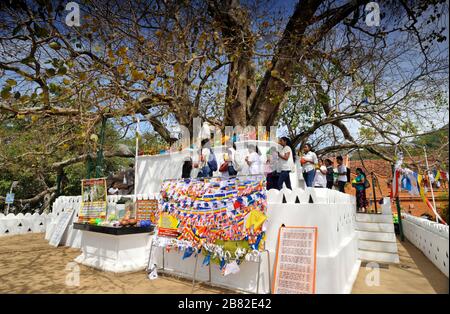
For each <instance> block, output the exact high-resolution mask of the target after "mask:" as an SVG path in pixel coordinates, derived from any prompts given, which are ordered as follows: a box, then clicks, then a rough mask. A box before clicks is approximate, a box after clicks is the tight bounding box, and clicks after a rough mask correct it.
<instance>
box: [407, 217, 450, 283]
mask: <svg viewBox="0 0 450 314" xmlns="http://www.w3.org/2000/svg"><path fill="white" fill-rule="evenodd" d="M402 225H403V232H404V234H405V237H406V238H407V239H408V240H409V241H410V242H411V243H413V244H414V245H415V246H416V247H417V248H418V249H419V250H421V251H422V252H423V254H425V256H426V257H428V259H429V260H430V261H431V262H433V264H434V265H436V267H437V268H439V269H440V270H441V271H442V272H443V273H444V274H445V275H446V276H447V277H448V273H449V267H448V251H449V249H448V244H449V242H448V240H449V238H448V233H449V226H446V225H443V224H439V223H436V222H434V221H430V220H427V219H423V218H419V217H415V216H411V215H408V214H402Z"/></svg>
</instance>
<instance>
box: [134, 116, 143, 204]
mask: <svg viewBox="0 0 450 314" xmlns="http://www.w3.org/2000/svg"><path fill="white" fill-rule="evenodd" d="M136 119H137V125H136V149H135V155H134V181H133V182H134V201H135V202H136V200H137V196H136V188H137V178H138V175H137V171H138V155H139V135H140V132H141V130H140V128H139V122H140V121H139V118H138V117H136Z"/></svg>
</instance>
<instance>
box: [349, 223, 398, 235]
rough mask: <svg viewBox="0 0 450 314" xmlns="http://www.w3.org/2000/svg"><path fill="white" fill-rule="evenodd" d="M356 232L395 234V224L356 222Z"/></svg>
mask: <svg viewBox="0 0 450 314" xmlns="http://www.w3.org/2000/svg"><path fill="white" fill-rule="evenodd" d="M356 230H360V231H379V232H395V230H394V224H393V223H374V222H360V221H357V222H356Z"/></svg>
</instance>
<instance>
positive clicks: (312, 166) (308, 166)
mask: <svg viewBox="0 0 450 314" xmlns="http://www.w3.org/2000/svg"><path fill="white" fill-rule="evenodd" d="M318 163H319V161H318V159H317V155H316V153H314V152H313V151H312V147H311V144H309V143H306V144H305V145H304V146H303V156H302V158H301V159H300V164H301V165H302V168H303V178H304V179H305V184H306V186H307V187H312V186H313V183H314V177H315V175H316V165H317V164H318Z"/></svg>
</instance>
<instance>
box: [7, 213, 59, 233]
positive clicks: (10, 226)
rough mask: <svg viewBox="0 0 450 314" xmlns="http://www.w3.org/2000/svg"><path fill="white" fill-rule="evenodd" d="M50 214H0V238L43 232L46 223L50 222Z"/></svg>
mask: <svg viewBox="0 0 450 314" xmlns="http://www.w3.org/2000/svg"><path fill="white" fill-rule="evenodd" d="M51 217H52V214H48V215H47V214H44V213H43V214H38V213H34V214H31V213H26V214H25V215H24V214H22V213H20V214H17V215H14V214H8V215H6V216H5V215H4V214H0V237H2V236H8V235H16V234H25V233H39V232H45V228H46V226H47V223H48V222H49V221H50V219H51Z"/></svg>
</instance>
